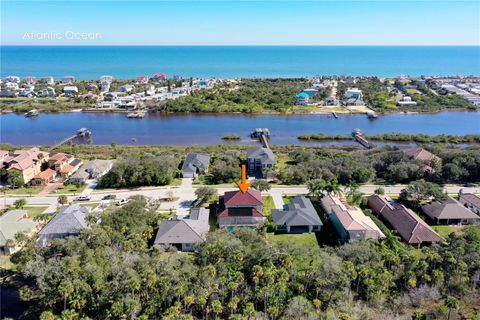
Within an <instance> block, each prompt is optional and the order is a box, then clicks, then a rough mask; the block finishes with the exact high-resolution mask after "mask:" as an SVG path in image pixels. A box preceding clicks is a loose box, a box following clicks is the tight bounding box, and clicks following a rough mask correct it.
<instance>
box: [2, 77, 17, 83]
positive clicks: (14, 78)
mask: <svg viewBox="0 0 480 320" xmlns="http://www.w3.org/2000/svg"><path fill="white" fill-rule="evenodd" d="M5 82H14V83H19V82H20V77H17V76H8V77H6V78H5Z"/></svg>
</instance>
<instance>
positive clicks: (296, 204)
mask: <svg viewBox="0 0 480 320" xmlns="http://www.w3.org/2000/svg"><path fill="white" fill-rule="evenodd" d="M272 218H273V221H274V222H275V224H276V225H287V226H306V225H313V226H321V225H323V223H322V221H321V220H320V217H319V216H318V213H317V211H316V210H315V208H314V207H313V205H312V203H311V202H310V200H309V199H307V198H305V197H295V198H293V199H292V203H291V204H289V205H286V206H285V210H278V209H274V210H272Z"/></svg>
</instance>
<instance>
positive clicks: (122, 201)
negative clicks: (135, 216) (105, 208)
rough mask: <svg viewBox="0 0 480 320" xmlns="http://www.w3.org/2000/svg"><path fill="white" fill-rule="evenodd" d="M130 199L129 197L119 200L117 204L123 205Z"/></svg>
mask: <svg viewBox="0 0 480 320" xmlns="http://www.w3.org/2000/svg"><path fill="white" fill-rule="evenodd" d="M128 201H129V200H128V199H122V200H118V202H117V206H123V205H125V204H127V203H128Z"/></svg>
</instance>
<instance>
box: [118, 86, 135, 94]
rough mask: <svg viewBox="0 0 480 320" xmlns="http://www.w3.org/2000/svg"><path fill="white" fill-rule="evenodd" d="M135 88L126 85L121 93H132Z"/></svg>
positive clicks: (121, 88) (122, 87)
mask: <svg viewBox="0 0 480 320" xmlns="http://www.w3.org/2000/svg"><path fill="white" fill-rule="evenodd" d="M133 89H135V87H134V86H133V85H131V84H126V85H123V86H121V87H120V91H121V92H131V91H132V90H133Z"/></svg>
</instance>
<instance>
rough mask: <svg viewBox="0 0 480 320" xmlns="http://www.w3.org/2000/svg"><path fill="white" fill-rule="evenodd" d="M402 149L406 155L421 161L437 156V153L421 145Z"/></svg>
mask: <svg viewBox="0 0 480 320" xmlns="http://www.w3.org/2000/svg"><path fill="white" fill-rule="evenodd" d="M401 151H402V152H403V153H405V154H406V155H408V156H410V157H413V158H414V159H416V160H420V161H431V160H432V159H435V158H437V156H436V155H434V154H432V153H430V152H428V151H427V150H425V149H423V148H420V147H416V148H406V149H401Z"/></svg>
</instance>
